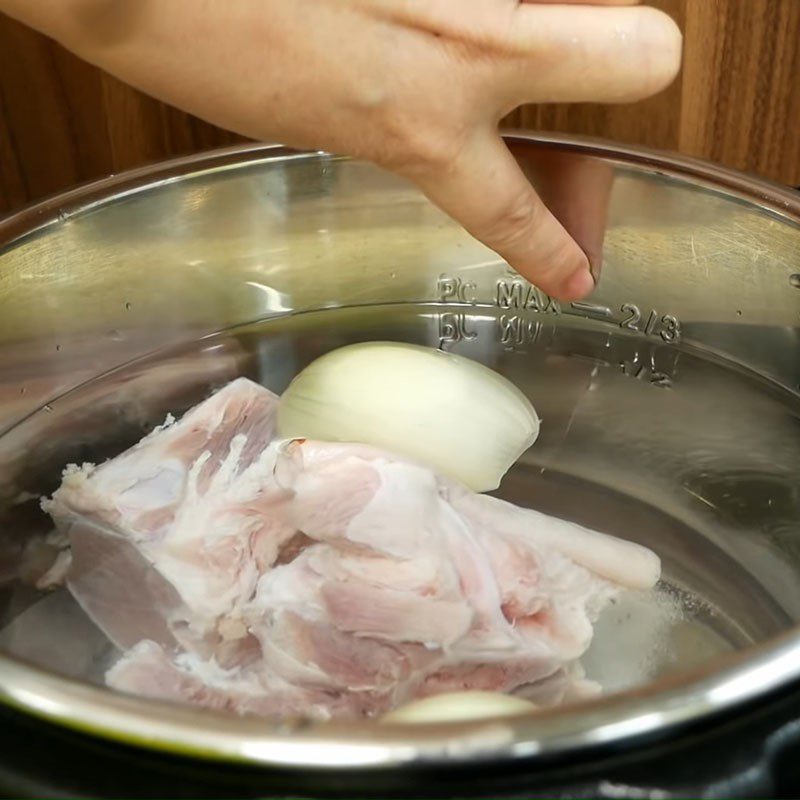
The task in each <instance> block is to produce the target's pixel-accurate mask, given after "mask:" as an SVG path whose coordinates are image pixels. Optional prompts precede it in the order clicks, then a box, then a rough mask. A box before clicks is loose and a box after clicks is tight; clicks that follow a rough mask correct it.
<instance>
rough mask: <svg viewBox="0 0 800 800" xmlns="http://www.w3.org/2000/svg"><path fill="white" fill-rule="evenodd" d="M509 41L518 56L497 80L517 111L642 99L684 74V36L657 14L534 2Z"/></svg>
mask: <svg viewBox="0 0 800 800" xmlns="http://www.w3.org/2000/svg"><path fill="white" fill-rule="evenodd" d="M507 35H508V45H509V50H510V52H511V53H513V54H514V56H513V57H511V58H509V59H508V60H507V62H506V64H505V65H504V66H502V67H499V68H498V70H497V71H496V74H495V77H494V79H495V80H496V82H497V83H496V86H497V90H498V92H500V93H506V94H507V97H506V99H507V100H508V101H509V103H510V104H511V105H512V106H513V105H518V104H521V103H526V102H532V103H549V102H560V103H569V102H605V103H616V102H631V101H635V100H641V99H643V98H645V97H649V96H651V95H653V94H656V93H657V92H659V91H661V90H662V89H664V88H666V86H668V85H669V84H670V83H671V82H672V80H673V79H674V78H675V76H676V75H677V73H678V70H679V69H680V62H681V49H682V38H681V34H680V31H679V29H678V27H677V25H676V24H675V23H674V22H673V20H672V19H671V18H670V17H669V16H667V15H666V14H663V13H662V12H660V11H656V10H655V9H652V8H646V7H612V6H610V5H604V6H602V7H600V6H582V7H580V8H577V7H575V6H572V5H564V4H558V5H551V4H549V3H548V4H543V3H540V2H536V3H532V2H528V3H525V4H523V5H520V6H518V7H517V9H516V11H515V14H514V20H513V23H512V26H511V29H510V30H509V31H508V34H507Z"/></svg>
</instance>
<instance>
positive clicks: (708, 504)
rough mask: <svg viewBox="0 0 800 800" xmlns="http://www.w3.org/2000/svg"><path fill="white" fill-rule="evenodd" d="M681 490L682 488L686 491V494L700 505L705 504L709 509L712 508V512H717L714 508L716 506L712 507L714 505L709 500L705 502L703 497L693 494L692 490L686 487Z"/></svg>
mask: <svg viewBox="0 0 800 800" xmlns="http://www.w3.org/2000/svg"><path fill="white" fill-rule="evenodd" d="M683 488H684V489H685V490H686V491H687V492H688V493H689V494H690V495H691V496H692V497H694V498H695V499H696V500H699V501H700V502H701V503H705V504H706V505H707V506H708V507H709V508H713V509H714V511H717V507H716V506H715V505H714V504H713V503H712V502H711V501H710V500H706V498H705V497H703V496H702V495H700V494H697V492H693V491H692V490H691V489H690V488H689V487H688V486H684V487H683Z"/></svg>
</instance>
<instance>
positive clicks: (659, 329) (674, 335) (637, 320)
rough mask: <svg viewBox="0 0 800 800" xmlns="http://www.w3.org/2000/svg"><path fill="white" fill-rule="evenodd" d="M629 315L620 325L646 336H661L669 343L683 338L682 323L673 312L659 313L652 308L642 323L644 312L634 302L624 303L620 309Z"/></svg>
mask: <svg viewBox="0 0 800 800" xmlns="http://www.w3.org/2000/svg"><path fill="white" fill-rule="evenodd" d="M620 310H621V311H622V313H623V314H626V315H627V316H626V317H625V318H624V319H623V320H621V321H620V323H619V327H620V328H625V329H627V330H629V331H634V332H635V333H643V334H644V335H645V336H660V337H661V339H662V340H663V341H665V342H667V343H668V344H670V343H672V342H678V341H680V338H681V324H680V322H679V321H678V320H677V319H676V318H675V317H673V316H672V314H662V315H659V313H658V311H656V310H655V309H652V310H651V311H650V313H649V314H648V315H647V320H646V321H645V322H644V324H642V319H643V317H642V312H641V310H640V308H639V306H635V305H634V304H633V303H624V304H623V305H622V307H621V309H620Z"/></svg>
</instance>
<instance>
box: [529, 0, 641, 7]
mask: <svg viewBox="0 0 800 800" xmlns="http://www.w3.org/2000/svg"><path fill="white" fill-rule="evenodd" d="M522 2H523V3H549V4H550V5H554V4H562V5H567V6H569V5H575V6H636V5H639V3H640V2H641V0H522Z"/></svg>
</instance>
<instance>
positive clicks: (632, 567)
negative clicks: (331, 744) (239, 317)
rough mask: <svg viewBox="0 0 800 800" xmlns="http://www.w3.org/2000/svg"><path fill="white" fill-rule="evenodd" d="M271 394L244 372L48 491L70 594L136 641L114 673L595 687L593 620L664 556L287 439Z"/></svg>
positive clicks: (330, 703)
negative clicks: (584, 668)
mask: <svg viewBox="0 0 800 800" xmlns="http://www.w3.org/2000/svg"><path fill="white" fill-rule="evenodd" d="M278 402H279V399H278V398H277V397H276V396H275V395H273V394H272V393H270V392H269V391H267V390H266V389H264V388H262V387H260V386H258V385H256V384H254V383H252V382H250V381H248V380H246V379H238V380H235V381H233V382H232V383H230V384H228V385H227V386H226V387H224V388H223V389H221V390H220V391H219V392H217V393H216V394H215V395H213V396H212V397H211V398H209V399H208V400H206V401H205V402H203V403H201V404H200V405H198V406H196V407H195V408H194V409H192V410H191V411H189V412H188V413H187V414H186V415H185V416H184V417H183V418H182V419H181V420H180V421H179V422H174V421H173V420H171V419H169V420H168V421H167V423H166V424H165V425H164V426H161V427H160V428H158V429H156V430H155V431H154V432H153V433H152V434H150V435H149V436H148V437H146V438H145V439H143V440H142V441H141V442H140V443H139V444H138V445H136V446H135V447H133V448H131V449H130V450H128V451H127V452H125V453H123V454H122V455H120V456H118V457H117V458H114V459H112V460H111V461H108V462H106V463H104V464H102V465H101V466H98V467H95V466H92V465H83V466H82V467H77V466H71V467H68V468H67V470H66V471H65V474H64V480H63V483H62V485H61V487H60V488H59V489H58V491H57V492H56V493H55V494H54V496H53V498H52V500H48V501H45V504H44V505H45V508H46V509H47V510H48V511H49V512H50V513H51V514H52V515H53V517H54V518H55V520H56V522H57V523H58V525H59V527H61V528H62V529H63V530H64V531H66V532H67V533H68V535H69V538H70V542H71V549H72V566H71V569H70V573H69V576H68V586H69V588H70V590H71V591H72V593H73V594H74V595H75V597H76V598H77V599H78V601H79V602H80V603H81V605H82V606H83V608H84V609H85V610H86V611H87V613H88V614H89V615H90V616H91V617H92V619H94V621H95V622H96V623H97V625H98V626H99V627H100V628H101V629H102V630H103V631H104V632H105V633H106V635H107V636H108V637H109V638H110V639H111V640H112V641H113V642H114V643H115V644H116V645H117V646H118V647H119V648H121V649H122V650H123V651H124V655H123V656H122V657H121V658H120V660H119V661H118V662H117V663H116V664H115V665H114V666H113V667H112V668H111V670H110V671H109V672H108V674H107V682H108V684H109V685H110V686H112V687H115V688H117V689H120V690H123V691H127V692H131V693H135V694H142V695H148V696H154V697H159V698H162V699H167V700H173V701H185V702H193V703H198V704H202V705H205V706H208V707H211V708H215V709H224V710H232V711H237V712H240V713H257V714H277V715H307V716H312V717H315V718H322V719H324V718H329V717H331V716H334V717H364V716H368V717H369V716H375V715H379V714H381V713H384V712H386V711H388V710H390V709H392V708H394V707H396V706H397V705H398V704H401V703H403V702H406V701H408V700H411V699H414V698H418V697H424V696H426V695H430V694H434V693H438V692H443V691H450V690H463V689H483V690H494V691H503V692H519V693H524V694H526V695H527V696H530V697H533V698H535V699H536V702H537V703H538V704H540V705H548V704H552V703H556V702H560V701H561V700H563V699H565V698H573V697H576V696H581V695H582V694H585V693H591V692H593V691H596V690H597V687H594V686H593V685H592V684H590V683H589V682H588V681H585V680H583V677H582V674H581V671H580V667H579V663H578V659H580V657H581V656H582V655H583V653H584V652H585V651H586V649H587V648H588V646H589V643H590V641H591V637H592V623H593V621H594V620H595V619H596V617H597V615H598V613H599V612H600V610H601V609H602V608H603V606H604V605H605V604H606V603H607V602H609V600H610V599H611V598H612V597H613V596H614V595H615V594H617V593H618V592H619V591H620V590H621V589H623V588H626V587H628V588H635V589H646V588H650V587H652V586H653V585H654V584H655V583H656V581H657V580H658V577H659V572H660V564H659V560H658V558H657V557H656V556H655V555H654V554H653V553H651V552H650V551H649V550H647V549H645V548H643V547H640V546H639V545H636V544H632V543H629V542H625V541H621V540H618V539H614V538H611V537H609V536H605V535H603V534H600V533H595V532H593V531H589V530H586V529H584V528H581V527H579V526H577V525H574V524H572V523H569V522H565V521H563V520H559V519H554V518H551V517H548V516H545V515H543V514H540V513H538V512H536V511H531V510H525V509H519V508H516V507H514V506H511V505H509V504H507V503H505V502H503V501H501V500H497V499H495V498H492V497H488V496H484V495H477V494H475V493H473V492H471V491H469V490H467V489H466V488H464V487H463V486H461V485H459V484H456V483H455V482H453V481H451V480H449V479H445V478H443V477H441V476H439V475H436V474H434V473H433V472H432V471H431V470H430V469H427V468H426V467H424V466H421V465H419V464H416V463H412V462H410V461H407V460H404V459H402V458H397V457H395V456H393V455H391V454H389V453H385V452H381V451H378V450H375V449H373V448H370V447H366V446H362V445H357V444H331V443H325V442H315V441H310V440H292V441H280V440H277V439H276V438H275V430H274V419H275V412H276V409H277V404H278Z"/></svg>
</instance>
